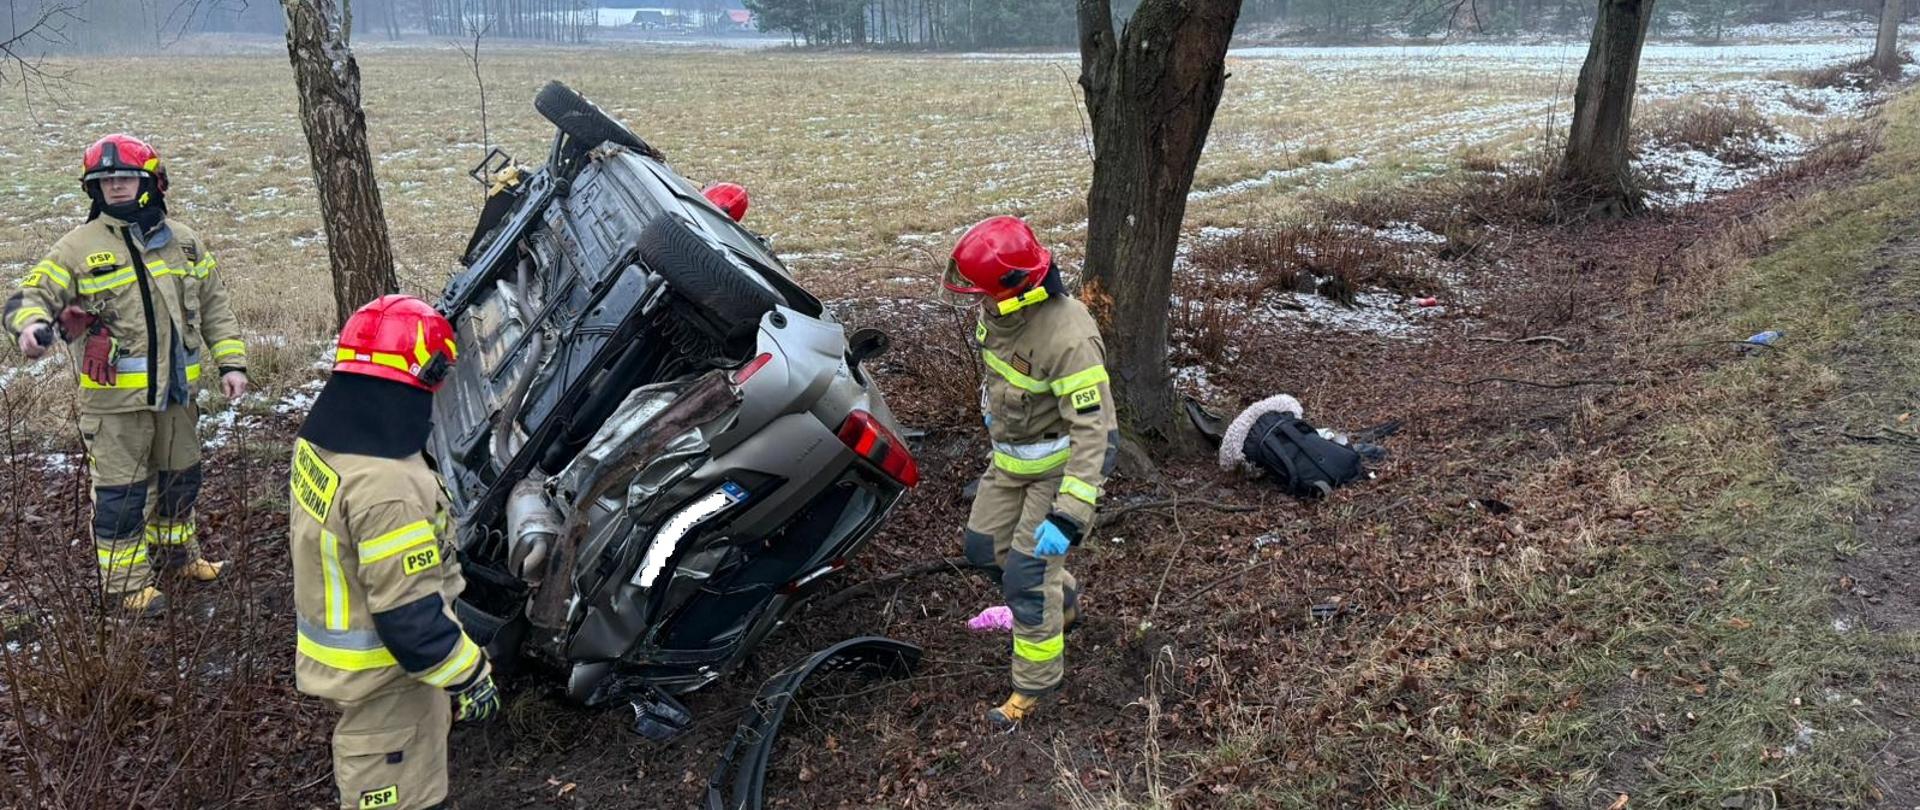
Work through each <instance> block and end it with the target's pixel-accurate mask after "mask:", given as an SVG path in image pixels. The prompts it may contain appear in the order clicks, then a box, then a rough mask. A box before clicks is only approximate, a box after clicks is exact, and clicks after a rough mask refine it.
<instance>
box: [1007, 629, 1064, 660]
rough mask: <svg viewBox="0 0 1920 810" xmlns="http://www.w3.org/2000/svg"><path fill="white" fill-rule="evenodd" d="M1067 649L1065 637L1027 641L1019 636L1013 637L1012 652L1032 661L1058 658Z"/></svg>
mask: <svg viewBox="0 0 1920 810" xmlns="http://www.w3.org/2000/svg"><path fill="white" fill-rule="evenodd" d="M1066 650H1067V637H1066V636H1064V635H1060V636H1054V637H1053V638H1050V639H1047V640H1046V641H1028V640H1026V639H1024V638H1020V637H1019V636H1015V637H1014V638H1013V654H1014V655H1017V656H1020V657H1021V658H1025V659H1027V660H1028V661H1032V662H1034V663H1045V662H1047V661H1052V660H1053V659H1055V658H1059V657H1060V654H1061V653H1063V652H1066Z"/></svg>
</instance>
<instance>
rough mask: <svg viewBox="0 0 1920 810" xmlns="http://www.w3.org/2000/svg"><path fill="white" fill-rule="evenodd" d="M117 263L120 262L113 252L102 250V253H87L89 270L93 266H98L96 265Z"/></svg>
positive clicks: (110, 265)
mask: <svg viewBox="0 0 1920 810" xmlns="http://www.w3.org/2000/svg"><path fill="white" fill-rule="evenodd" d="M116 264H119V262H118V261H115V260H114V257H113V254H112V253H108V252H101V253H89V254H87V269H88V270H92V269H93V268H96V267H112V266H114V265H116Z"/></svg>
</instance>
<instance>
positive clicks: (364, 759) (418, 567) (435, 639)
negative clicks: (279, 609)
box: [288, 295, 500, 810]
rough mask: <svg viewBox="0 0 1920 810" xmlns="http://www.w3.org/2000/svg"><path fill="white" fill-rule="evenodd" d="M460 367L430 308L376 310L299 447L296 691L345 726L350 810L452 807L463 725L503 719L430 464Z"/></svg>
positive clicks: (338, 728)
mask: <svg viewBox="0 0 1920 810" xmlns="http://www.w3.org/2000/svg"><path fill="white" fill-rule="evenodd" d="M457 354H458V350H457V348H456V347H455V345H454V332H453V326H452V325H451V324H449V323H448V322H447V319H446V318H444V317H441V315H440V313H438V312H436V311H434V309H433V307H431V306H428V305H427V304H426V302H424V301H421V300H419V299H417V298H410V297H407V296H403V295H388V296H384V297H382V298H379V299H378V300H375V301H374V302H373V303H370V304H367V305H366V306H364V307H361V308H360V310H359V311H358V312H355V313H354V314H353V317H351V318H349V319H347V324H346V326H345V327H344V328H342V329H341V331H340V342H339V345H338V347H337V348H336V350H335V352H334V364H333V375H332V376H331V377H329V378H328V380H327V383H326V385H325V387H323V388H322V389H321V390H320V395H319V396H318V397H317V398H316V399H315V400H314V403H313V408H312V409H311V410H310V411H309V412H308V414H307V419H306V422H304V423H303V424H302V425H301V426H300V432H299V434H298V437H297V438H296V439H295V440H294V445H293V465H292V469H291V471H290V477H291V494H292V503H291V505H290V506H289V508H288V516H289V519H288V546H289V548H290V550H291V552H292V554H293V599H294V613H295V623H296V631H297V633H298V653H299V654H298V655H297V656H295V658H294V684H295V686H296V687H298V688H299V690H300V691H301V692H303V693H305V694H309V695H313V696H315V697H319V698H323V699H325V700H326V701H327V702H328V703H329V704H331V705H332V706H333V707H334V708H336V709H338V710H339V711H340V720H339V722H338V723H336V724H335V725H334V728H333V777H334V783H335V784H336V785H337V786H338V787H339V789H340V806H341V807H343V808H394V809H395V810H410V809H411V808H423V807H434V806H436V805H438V804H439V803H440V802H441V801H443V800H444V799H445V798H446V795H447V734H448V730H449V727H450V726H451V724H452V722H454V721H480V720H486V719H487V718H489V717H491V716H492V715H493V714H494V713H495V712H496V711H497V710H498V709H499V707H500V698H499V695H498V693H497V692H496V691H495V689H494V685H493V676H492V670H491V667H490V665H489V664H488V662H487V655H486V653H485V652H484V651H483V650H482V649H481V648H480V646H479V645H478V644H475V643H474V641H473V639H472V638H470V637H468V636H467V634H466V631H465V629H463V628H462V627H461V625H460V621H459V619H457V618H455V616H454V613H453V603H454V599H455V598H457V597H458V596H459V595H460V591H461V589H462V588H463V587H464V586H465V580H464V579H463V578H462V577H461V573H460V563H459V561H458V560H457V559H456V558H455V555H454V545H453V531H452V527H451V526H450V524H449V523H448V512H447V500H446V497H445V493H444V491H443V490H442V489H441V485H440V481H439V478H438V477H437V476H436V475H435V474H434V471H433V468H432V467H430V466H429V465H428V461H427V459H426V456H425V455H424V454H423V450H424V449H425V447H426V442H427V432H428V430H429V428H430V419H431V417H432V409H433V392H434V391H435V390H437V389H438V388H439V387H440V383H441V381H442V380H444V379H445V378H446V376H447V373H448V371H450V370H451V369H452V367H453V362H454V359H455V357H456V356H457Z"/></svg>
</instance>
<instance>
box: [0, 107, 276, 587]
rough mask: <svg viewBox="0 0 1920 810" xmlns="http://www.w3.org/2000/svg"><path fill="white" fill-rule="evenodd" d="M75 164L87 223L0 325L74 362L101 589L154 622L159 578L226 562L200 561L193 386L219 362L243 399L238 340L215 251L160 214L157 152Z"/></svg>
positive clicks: (120, 151)
mask: <svg viewBox="0 0 1920 810" xmlns="http://www.w3.org/2000/svg"><path fill="white" fill-rule="evenodd" d="M82 166H83V168H82V173H81V175H80V184H81V186H82V187H83V188H84V189H85V190H86V192H87V197H88V198H89V199H91V200H92V209H91V211H90V212H89V213H88V215H87V221H86V223H85V224H83V225H81V226H80V227H77V228H74V229H73V230H71V231H68V232H67V235H65V236H62V237H60V239H59V241H57V242H54V244H53V249H52V250H50V251H48V252H47V255H46V258H44V259H42V260H40V263H39V264H37V265H34V267H33V269H32V270H31V271H30V272H28V273H27V276H26V278H25V279H23V280H22V281H21V282H20V285H19V288H18V289H17V290H15V291H14V293H13V294H12V295H11V296H10V297H8V298H7V301H6V305H5V307H4V308H0V322H3V323H4V324H5V326H6V328H7V329H8V330H9V331H11V332H12V333H13V334H14V336H15V337H17V338H18V341H19V346H20V351H21V352H22V353H24V354H25V355H26V356H27V357H28V358H29V359H35V358H38V357H40V356H41V355H43V354H45V353H46V351H47V350H48V349H49V348H50V347H51V346H52V345H53V343H54V338H55V329H56V324H57V328H58V333H59V334H58V336H59V338H60V339H61V341H62V342H64V343H65V344H66V350H67V353H68V355H69V357H70V358H71V359H72V361H73V367H74V368H75V369H78V370H79V374H78V375H77V377H78V381H79V385H80V396H79V411H80V435H81V438H82V439H83V440H84V441H85V443H86V448H87V467H88V470H89V472H90V473H91V474H92V478H93V542H94V551H95V553H96V555H97V557H98V560H99V564H100V587H101V592H102V593H103V594H104V595H105V597H106V598H105V601H106V603H107V604H113V603H114V602H115V601H117V602H118V604H119V607H120V609H121V610H123V611H125V612H127V613H129V614H134V615H144V616H152V615H157V614H158V613H160V612H162V611H164V610H165V609H166V604H167V600H166V596H165V595H164V594H163V593H161V591H160V589H159V588H157V587H155V577H154V573H155V572H159V573H163V574H170V575H177V576H179V577H180V578H183V579H187V580H192V581H196V582H210V581H212V580H214V579H217V578H219V576H220V571H221V569H222V567H223V566H224V565H225V563H218V562H212V561H210V560H207V559H205V558H203V557H201V556H200V544H199V539H198V534H197V530H196V528H195V522H194V502H195V501H196V500H198V499H199V495H200V481H201V466H200V439H199V437H198V436H197V435H196V434H195V432H194V428H195V426H196V423H197V422H198V420H199V412H198V410H197V408H196V407H195V404H194V397H193V386H194V384H195V383H196V382H198V381H199V379H200V377H201V373H202V369H203V368H204V367H205V366H208V365H211V366H215V367H217V368H218V369H219V376H220V389H221V391H222V392H224V393H225V394H226V396H227V398H228V399H234V400H237V399H239V398H240V397H241V396H242V395H244V394H245V393H246V391H247V373H246V367H247V347H246V344H245V343H243V342H242V341H241V338H240V323H239V321H238V320H236V319H235V318H234V316H233V307H232V305H231V304H230V303H229V302H228V298H227V286H226V282H225V281H224V280H223V278H222V274H221V273H219V272H218V271H217V269H216V263H215V262H214V258H213V253H212V251H209V250H208V249H207V247H206V243H205V242H203V241H201V239H200V237H199V236H198V235H196V234H195V233H194V232H193V230H192V229H191V228H188V227H187V226H186V225H184V224H182V223H180V222H178V221H176V220H174V219H172V218H170V217H168V216H167V198H166V194H167V170H166V168H165V167H164V166H163V165H162V164H161V162H160V156H159V154H157V153H156V152H154V150H153V147H150V146H148V145H147V144H145V143H143V142H141V141H140V140H139V139H137V138H134V137H131V136H128V135H108V136H106V137H104V138H101V139H100V140H98V141H96V142H94V144H93V145H92V146H89V147H87V150H86V153H85V154H84V156H83V158H82Z"/></svg>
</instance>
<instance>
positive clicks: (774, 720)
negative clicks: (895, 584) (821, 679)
mask: <svg viewBox="0 0 1920 810" xmlns="http://www.w3.org/2000/svg"><path fill="white" fill-rule="evenodd" d="M920 655H921V651H920V648H919V647H915V646H914V645H912V644H908V643H906V642H903V641H894V640H893V639H890V638H882V637H879V636H862V637H860V638H854V639H848V640H846V641H842V642H840V643H839V644H835V645H833V646H831V647H828V648H826V649H824V650H821V651H819V652H817V653H814V654H813V655H812V656H809V657H808V658H807V660H805V661H802V662H800V663H799V664H796V665H794V666H791V667H788V668H786V669H784V670H781V671H780V673H779V674H777V675H775V676H773V677H772V678H769V679H768V680H767V685H766V686H765V687H763V688H762V689H761V690H760V694H759V695H758V696H756V697H755V698H754V699H753V703H752V705H750V706H748V707H747V711H746V714H745V716H743V717H742V718H741V719H740V727H739V729H738V730H737V731H735V732H734V735H733V739H732V740H731V741H729V742H728V743H727V747H726V749H725V750H723V751H721V752H720V764H719V765H716V766H715V767H714V769H713V775H712V776H709V777H708V778H707V810H760V808H761V807H762V806H764V804H765V802H766V796H765V791H766V787H767V764H768V762H769V761H770V760H771V759H772V758H773V743H774V740H775V739H777V738H778V737H779V736H780V721H781V720H782V719H784V718H785V717H786V715H787V707H788V706H790V705H792V704H793V699H794V696H795V695H796V694H797V693H798V692H799V691H800V687H801V685H803V684H805V683H806V682H807V681H808V680H809V679H811V678H812V677H813V676H815V675H818V674H820V673H822V672H839V671H842V670H849V669H851V670H855V671H858V672H860V673H861V674H864V675H868V676H883V675H884V676H886V677H889V678H905V677H907V676H909V675H911V674H913V670H914V668H915V667H917V666H919V665H920ZM729 783H731V787H732V794H731V795H729V794H728V787H729Z"/></svg>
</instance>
